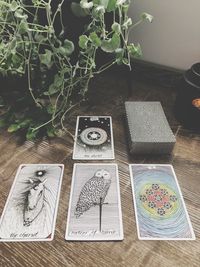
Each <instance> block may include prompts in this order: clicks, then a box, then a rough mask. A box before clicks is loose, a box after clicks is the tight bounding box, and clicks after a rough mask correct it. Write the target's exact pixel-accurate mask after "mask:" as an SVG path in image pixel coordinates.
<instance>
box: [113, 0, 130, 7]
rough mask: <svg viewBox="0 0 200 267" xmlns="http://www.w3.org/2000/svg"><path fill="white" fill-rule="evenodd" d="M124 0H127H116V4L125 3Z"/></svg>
mask: <svg viewBox="0 0 200 267" xmlns="http://www.w3.org/2000/svg"><path fill="white" fill-rule="evenodd" d="M126 2H127V0H117V3H116V5H117V6H121V5H123V4H125V3H126Z"/></svg>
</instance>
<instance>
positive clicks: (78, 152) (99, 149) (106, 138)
mask: <svg viewBox="0 0 200 267" xmlns="http://www.w3.org/2000/svg"><path fill="white" fill-rule="evenodd" d="M75 135H76V138H75V142H74V153H73V159H86V160H95V159H102V160H103V159H114V145H113V133H112V119H111V117H109V116H80V117H78V118H77V124H76V134H75Z"/></svg>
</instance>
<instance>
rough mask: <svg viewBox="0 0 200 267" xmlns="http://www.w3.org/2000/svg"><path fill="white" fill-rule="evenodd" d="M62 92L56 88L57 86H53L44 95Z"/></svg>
mask: <svg viewBox="0 0 200 267" xmlns="http://www.w3.org/2000/svg"><path fill="white" fill-rule="evenodd" d="M59 90H60V88H59V87H57V86H55V84H54V83H53V84H51V85H50V86H49V89H48V91H46V92H44V95H54V94H55V93H57V92H58V91H59Z"/></svg>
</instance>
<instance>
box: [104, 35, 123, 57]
mask: <svg viewBox="0 0 200 267" xmlns="http://www.w3.org/2000/svg"><path fill="white" fill-rule="evenodd" d="M120 43H121V40H120V37H119V35H118V34H117V33H114V34H113V36H112V38H111V39H109V40H104V41H102V45H101V49H102V50H103V51H104V52H107V53H112V52H114V51H115V50H116V49H117V48H119V46H120Z"/></svg>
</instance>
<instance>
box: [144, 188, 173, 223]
mask: <svg viewBox="0 0 200 267" xmlns="http://www.w3.org/2000/svg"><path fill="white" fill-rule="evenodd" d="M139 197H140V202H141V204H142V206H143V208H144V209H145V210H146V211H148V212H149V213H151V215H152V216H155V217H165V218H166V217H169V216H170V215H171V214H172V213H174V212H175V211H176V210H177V208H178V199H177V196H176V194H175V192H174V191H173V190H172V189H171V188H169V187H168V186H167V185H162V184H146V185H145V186H144V187H143V189H142V190H141V192H140V195H139Z"/></svg>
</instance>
